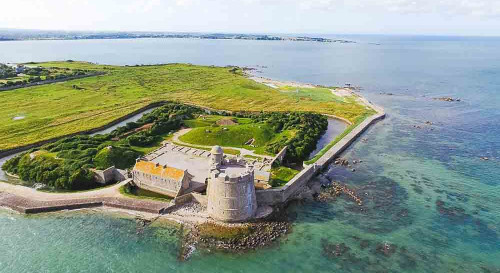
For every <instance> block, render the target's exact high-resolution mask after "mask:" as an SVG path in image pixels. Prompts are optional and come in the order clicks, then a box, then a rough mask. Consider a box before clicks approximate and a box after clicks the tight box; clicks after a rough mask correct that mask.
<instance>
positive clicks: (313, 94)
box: [279, 86, 346, 103]
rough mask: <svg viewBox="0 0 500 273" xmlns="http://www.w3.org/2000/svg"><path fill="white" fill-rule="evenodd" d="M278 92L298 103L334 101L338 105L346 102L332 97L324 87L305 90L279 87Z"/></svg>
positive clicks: (330, 92) (337, 97) (334, 96)
mask: <svg viewBox="0 0 500 273" xmlns="http://www.w3.org/2000/svg"><path fill="white" fill-rule="evenodd" d="M279 90H281V91H282V92H283V93H285V94H287V95H288V96H290V97H291V98H295V99H296V101H297V102H300V101H321V102H331V101H335V102H338V103H345V102H346V100H345V99H344V98H342V97H339V96H337V95H334V94H333V93H332V91H331V90H330V89H328V88H324V87H316V88H312V87H311V88H307V87H294V86H284V87H280V89H279Z"/></svg>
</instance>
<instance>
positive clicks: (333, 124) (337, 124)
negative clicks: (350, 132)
mask: <svg viewBox="0 0 500 273" xmlns="http://www.w3.org/2000/svg"><path fill="white" fill-rule="evenodd" d="M346 128H347V124H346V123H345V122H343V121H340V120H338V119H334V118H329V119H328V128H327V129H326V132H325V133H324V134H323V135H322V136H321V138H320V139H319V140H318V142H317V143H316V149H315V150H314V151H312V152H311V155H310V156H309V159H311V158H313V157H314V156H315V155H316V154H317V153H318V152H319V151H321V150H322V149H323V148H325V146H326V145H328V144H329V143H330V142H332V141H333V140H335V138H336V137H337V136H338V135H340V134H342V132H343V131H344V130H345V129H346Z"/></svg>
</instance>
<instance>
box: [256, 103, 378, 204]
mask: <svg viewBox="0 0 500 273" xmlns="http://www.w3.org/2000/svg"><path fill="white" fill-rule="evenodd" d="M364 103H365V104H366V105H368V106H369V107H371V108H372V109H374V110H375V111H376V113H375V114H374V115H372V116H370V117H368V118H367V119H365V120H364V121H363V122H362V123H361V124H359V125H358V126H357V127H356V128H354V129H353V130H352V131H351V132H350V133H349V134H347V135H346V136H345V137H344V138H342V139H341V140H340V141H339V142H337V143H336V144H335V145H334V146H333V147H332V148H330V149H329V150H328V151H327V152H326V153H325V154H324V155H323V156H322V157H320V158H319V159H318V160H317V161H316V162H315V163H314V164H311V165H304V169H303V170H302V171H301V172H300V173H299V174H297V175H296V176H295V177H294V178H293V179H292V180H290V181H289V182H288V183H286V185H284V186H283V187H281V188H277V189H267V190H257V191H256V196H257V203H258V204H259V205H260V206H262V205H277V204H282V203H285V202H287V201H288V200H289V199H290V198H292V197H294V196H295V195H297V193H299V192H300V190H301V188H303V187H304V186H305V185H306V184H307V182H309V180H310V179H311V178H312V177H313V176H314V175H316V174H317V173H318V172H320V171H321V170H322V169H324V168H325V167H327V166H328V164H330V163H331V162H332V161H333V160H334V159H335V158H336V157H338V156H339V155H340V154H341V153H342V152H343V151H345V150H346V149H347V148H348V147H349V146H350V145H351V144H352V143H353V142H354V141H356V140H357V139H358V137H359V136H361V134H362V133H363V132H364V131H366V129H368V128H369V127H370V126H371V125H372V124H374V123H375V122H377V121H378V120H381V119H383V118H385V112H384V109H382V108H381V107H378V106H376V105H374V104H372V103H371V102H369V101H367V100H366V99H364Z"/></svg>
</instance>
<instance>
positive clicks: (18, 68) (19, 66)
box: [16, 64, 26, 74]
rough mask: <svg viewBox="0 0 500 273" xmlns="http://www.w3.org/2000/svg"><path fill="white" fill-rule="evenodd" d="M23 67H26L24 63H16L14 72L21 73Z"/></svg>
mask: <svg viewBox="0 0 500 273" xmlns="http://www.w3.org/2000/svg"><path fill="white" fill-rule="evenodd" d="M25 69H26V67H25V66H24V65H22V64H18V65H17V66H16V73H17V74H20V73H23V72H24V70H25Z"/></svg>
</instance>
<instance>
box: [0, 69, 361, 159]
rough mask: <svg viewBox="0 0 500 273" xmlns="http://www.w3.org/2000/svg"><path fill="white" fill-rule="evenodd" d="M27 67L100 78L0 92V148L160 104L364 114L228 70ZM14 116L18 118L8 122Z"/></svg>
mask: <svg viewBox="0 0 500 273" xmlns="http://www.w3.org/2000/svg"><path fill="white" fill-rule="evenodd" d="M30 65H33V66H41V67H44V68H57V69H70V70H71V71H73V70H85V71H89V72H90V73H94V72H100V73H104V74H103V75H99V76H93V77H87V78H82V79H77V80H71V81H65V82H61V83H58V84H48V85H41V86H34V87H30V88H20V89H15V90H11V91H5V92H0V150H4V149H9V148H14V147H18V146H23V145H26V144H31V143H35V142H38V141H42V140H47V139H52V138H54V137H60V136H64V135H68V134H72V133H77V132H82V131H85V130H89V129H93V128H96V127H99V126H103V125H105V124H108V123H110V122H112V121H114V120H116V119H118V118H120V117H123V116H125V115H127V114H129V113H132V112H133V111H136V110H138V109H140V108H142V107H145V106H147V105H150V104H152V103H155V102H159V101H167V100H168V101H178V102H185V103H190V104H195V105H198V106H204V107H210V108H214V109H221V110H222V109H224V110H229V111H253V112H259V111H262V110H264V111H311V112H316V113H321V114H331V115H336V116H339V117H343V118H346V119H348V120H351V121H354V120H356V118H357V117H359V116H361V115H363V113H365V112H366V111H367V109H366V108H365V107H364V106H363V105H360V104H358V103H340V102H338V101H336V100H328V99H325V98H320V97H317V96H310V97H309V98H308V99H297V98H296V97H294V96H293V95H290V94H288V93H287V92H282V91H280V90H276V89H273V88H270V87H268V86H266V85H264V84H260V83H257V82H254V81H252V80H250V79H248V78H247V77H246V76H245V75H243V73H242V71H241V70H240V69H234V68H228V67H207V66H195V65H188V64H169V65H155V66H133V67H131V66H128V67H121V66H109V65H96V64H91V63H84V62H49V63H37V64H30ZM75 86H76V87H77V88H75ZM321 92H323V91H320V93H321ZM21 113H22V114H23V115H24V116H25V118H24V119H19V120H15V119H14V117H16V116H18V115H19V114H21ZM240 124H241V123H240Z"/></svg>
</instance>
